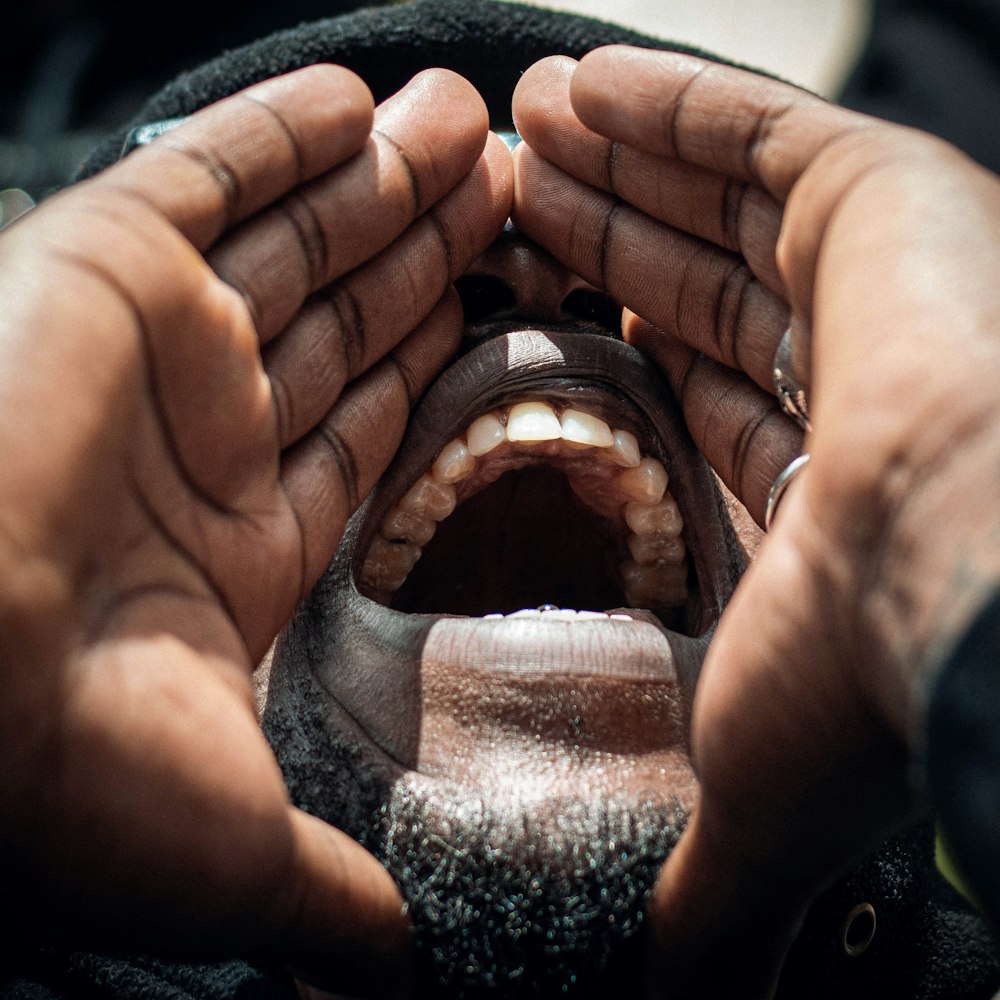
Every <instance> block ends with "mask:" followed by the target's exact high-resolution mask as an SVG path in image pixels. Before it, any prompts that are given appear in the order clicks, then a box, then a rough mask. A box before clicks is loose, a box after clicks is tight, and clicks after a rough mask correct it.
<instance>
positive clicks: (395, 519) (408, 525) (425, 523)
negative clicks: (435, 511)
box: [382, 507, 437, 548]
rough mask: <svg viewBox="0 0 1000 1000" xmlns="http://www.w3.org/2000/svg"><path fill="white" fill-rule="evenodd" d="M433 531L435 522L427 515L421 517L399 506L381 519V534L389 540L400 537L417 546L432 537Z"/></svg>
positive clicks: (422, 544)
mask: <svg viewBox="0 0 1000 1000" xmlns="http://www.w3.org/2000/svg"><path fill="white" fill-rule="evenodd" d="M435 531H437V524H436V522H434V521H432V520H431V519H430V518H429V517H421V516H420V515H419V514H414V513H413V512H412V511H409V510H403V509H402V508H401V507H393V508H392V510H390V511H389V513H388V514H386V515H385V519H384V520H383V521H382V534H383V535H384V536H385V537H386V538H388V539H389V540H390V541H395V540H396V539H402V540H403V541H405V542H409V543H410V544H411V545H416V546H418V547H419V548H423V547H424V546H425V545H426V544H427V543H428V542H429V541H430V540H431V539H432V538H433V537H434V532H435Z"/></svg>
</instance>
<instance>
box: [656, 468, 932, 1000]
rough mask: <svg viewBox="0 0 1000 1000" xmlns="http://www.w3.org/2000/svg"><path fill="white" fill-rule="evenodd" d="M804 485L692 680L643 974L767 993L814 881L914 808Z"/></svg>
mask: <svg viewBox="0 0 1000 1000" xmlns="http://www.w3.org/2000/svg"><path fill="white" fill-rule="evenodd" d="M807 477H808V474H807ZM807 486H808V482H807V480H806V481H804V482H803V483H802V485H801V487H800V488H799V489H798V490H797V491H796V490H792V491H790V492H789V495H788V497H787V499H786V500H785V501H784V503H783V506H782V509H781V511H780V513H779V515H778V516H777V518H776V520H775V525H774V528H773V530H772V532H771V534H769V535H768V537H767V538H766V540H765V541H764V543H763V544H762V545H761V548H760V550H759V551H758V554H757V558H756V560H755V562H754V564H753V565H752V566H751V567H750V569H749V570H748V572H747V573H746V574H745V576H744V578H743V580H742V581H741V582H740V585H739V587H738V588H737V592H736V594H735V595H734V597H733V600H732V601H731V602H730V605H729V607H728V608H727V609H726V611H725V613H724V615H723V616H722V619H721V621H720V623H719V628H718V632H717V634H716V636H715V638H714V640H713V642H712V645H711V647H710V649H709V652H708V655H707V657H706V659H705V664H704V667H703V669H702V675H701V677H700V679H699V681H698V687H697V690H696V693H695V701H694V706H693V715H692V731H691V740H692V757H693V761H694V765H695V769H696V771H697V774H698V778H699V781H700V786H701V798H700V802H699V805H698V807H697V810H696V813H695V816H694V818H693V820H692V822H691V824H690V826H689V829H688V831H687V832H686V833H685V835H684V837H683V838H682V839H681V842H680V843H679V845H678V847H677V849H676V851H675V852H674V854H673V855H672V856H671V857H670V858H669V859H668V861H667V863H666V865H665V866H664V869H663V872H662V873H661V876H660V879H659V881H658V884H657V886H656V888H655V890H654V896H653V899H652V900H651V903H650V906H649V909H648V913H649V916H650V922H649V939H650V940H649V944H650V956H651V957H650V960H649V963H648V964H649V969H650V974H651V975H652V976H653V977H654V978H655V979H656V980H657V981H658V982H660V983H664V984H667V983H669V987H670V991H671V995H672V996H673V995H674V990H675V986H676V985H677V984H684V985H686V988H687V992H686V993H684V992H681V993H679V994H678V995H680V996H685V995H691V996H706V995H730V996H741V997H743V996H747V997H766V996H768V995H770V990H771V989H772V987H773V983H774V981H775V979H776V976H777V974H778V972H779V971H780V966H781V963H782V961H783V958H784V955H785V953H786V951H787V949H788V947H789V946H790V944H791V942H792V941H793V940H794V937H795V934H796V932H797V929H798V926H799V924H800V922H801V919H802V917H803V915H804V913H805V911H806V909H807V908H808V906H809V904H810V902H811V900H812V898H813V897H814V896H815V894H816V893H817V892H818V891H819V890H820V889H821V888H822V887H823V886H824V885H825V884H827V883H828V882H829V881H830V880H831V879H832V878H833V877H834V876H836V875H837V874H839V873H840V872H841V871H842V870H843V869H844V868H846V867H847V866H848V865H849V863H850V862H851V861H853V860H854V859H856V858H857V857H859V856H860V855H862V854H863V853H864V852H865V851H867V850H868V849H870V848H871V847H873V846H874V845H875V844H876V843H877V842H878V841H879V840H880V839H881V838H882V837H884V836H885V835H886V834H887V833H888V832H889V831H890V830H891V829H892V827H894V826H895V825H896V824H898V823H899V822H900V821H901V820H902V819H903V818H904V817H905V816H907V815H909V813H910V810H911V809H912V808H913V803H912V802H911V801H910V799H909V797H908V794H907V791H906V783H905V781H904V774H905V767H906V759H907V755H906V752H905V748H903V747H902V746H901V745H900V743H899V741H898V739H897V738H896V736H895V734H894V733H893V732H892V731H891V730H890V729H889V727H888V726H887V725H886V724H885V722H884V721H883V720H882V719H881V718H880V717H879V716H878V715H877V713H876V712H875V711H874V710H873V709H872V707H871V706H870V704H869V702H868V700H867V698H866V696H865V695H864V694H863V692H862V689H861V686H860V685H859V684H858V683H857V679H856V671H855V669H854V666H853V664H852V649H853V647H854V645H855V643H856V639H855V637H854V633H855V631H856V621H855V620H854V618H855V608H856V603H855V596H854V595H852V594H850V593H849V592H848V591H847V589H846V588H845V587H844V586H841V585H840V583H839V582H838V581H839V576H840V574H839V573H838V569H837V562H836V553H835V552H833V553H831V547H830V545H829V544H827V543H824V541H823V533H822V532H821V530H820V528H819V526H818V525H817V524H815V523H814V522H813V520H812V518H811V516H810V514H809V510H810V507H809V506H808V505H807V503H806V499H807V492H808V491H807ZM706 983H712V984H713V985H714V987H715V988H714V989H707V988H706ZM652 995H656V993H655V991H654V992H653V993H652Z"/></svg>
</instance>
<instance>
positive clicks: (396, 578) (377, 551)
mask: <svg viewBox="0 0 1000 1000" xmlns="http://www.w3.org/2000/svg"><path fill="white" fill-rule="evenodd" d="M419 558H420V549H418V548H417V547H416V546H415V545H409V544H407V543H406V542H390V541H387V540H386V539H385V538H382V537H380V536H379V535H376V536H375V537H374V538H373V539H372V544H371V547H370V548H369V549H368V555H367V556H366V557H365V562H364V565H363V566H362V567H361V582H362V583H364V584H365V585H366V586H367V587H370V588H371V589H372V590H383V591H389V592H390V593H391V592H393V591H396V590H399V588H400V587H402V586H403V584H404V583H405V582H406V578H407V577H408V576H409V575H410V570H411V569H413V567H414V565H415V564H416V562H417V560H418V559H419Z"/></svg>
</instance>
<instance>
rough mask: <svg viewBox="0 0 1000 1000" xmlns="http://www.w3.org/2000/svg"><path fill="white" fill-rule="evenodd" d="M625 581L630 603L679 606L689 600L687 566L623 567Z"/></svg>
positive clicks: (632, 564) (624, 565)
mask: <svg viewBox="0 0 1000 1000" xmlns="http://www.w3.org/2000/svg"><path fill="white" fill-rule="evenodd" d="M621 574H622V582H623V583H624V585H625V593H626V595H627V597H628V599H629V602H630V603H631V604H639V605H650V604H655V605H660V606H666V607H670V606H676V605H679V604H683V603H684V602H685V601H686V600H687V567H686V566H684V565H681V566H661V565H656V566H640V565H639V564H638V563H634V562H632V561H630V560H626V561H625V562H623V563H622V564H621Z"/></svg>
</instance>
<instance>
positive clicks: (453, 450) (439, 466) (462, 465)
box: [431, 438, 476, 483]
mask: <svg viewBox="0 0 1000 1000" xmlns="http://www.w3.org/2000/svg"><path fill="white" fill-rule="evenodd" d="M475 467H476V460H475V458H473V457H472V455H471V454H469V449H468V448H467V447H466V445H465V442H464V441H462V440H461V439H460V438H456V439H455V440H454V441H449V442H448V443H447V444H446V445H445V446H444V447H443V448H442V449H441V453H440V454H439V455H438V457H437V458H436V459H435V460H434V464H433V465H432V466H431V474H432V475H433V476H434V478H435V479H436V480H437V481H438V482H439V483H457V482H458V481H459V480H460V479H464V478H465V477H466V476H467V475H468V474H469V473H470V472H472V470H473V469H474V468H475Z"/></svg>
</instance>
